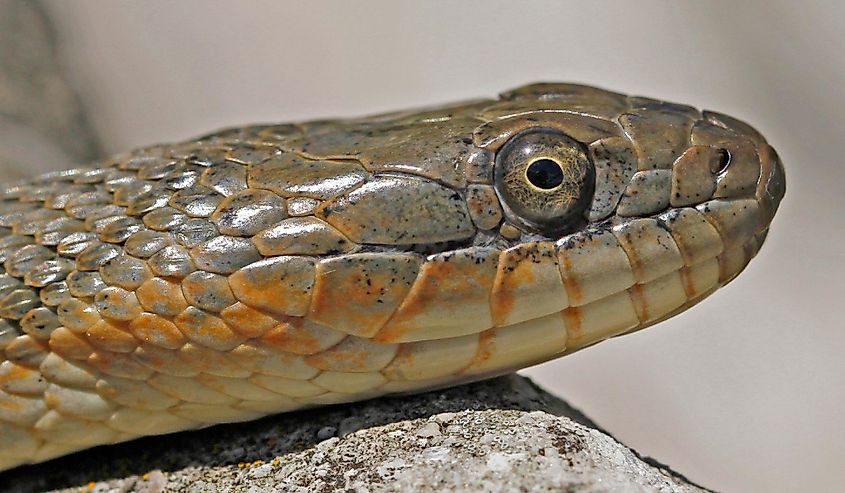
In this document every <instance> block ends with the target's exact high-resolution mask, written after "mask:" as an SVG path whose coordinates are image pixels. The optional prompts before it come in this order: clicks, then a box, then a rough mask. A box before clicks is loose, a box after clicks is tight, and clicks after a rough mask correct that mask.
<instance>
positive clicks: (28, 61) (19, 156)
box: [0, 0, 99, 183]
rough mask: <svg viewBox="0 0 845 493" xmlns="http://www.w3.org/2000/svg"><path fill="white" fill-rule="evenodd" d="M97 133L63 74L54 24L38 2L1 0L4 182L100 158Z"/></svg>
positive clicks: (0, 114) (0, 122) (0, 108)
mask: <svg viewBox="0 0 845 493" xmlns="http://www.w3.org/2000/svg"><path fill="white" fill-rule="evenodd" d="M98 154H99V148H98V145H97V141H96V138H95V136H94V133H93V131H92V130H91V127H90V126H89V125H88V121H87V119H86V117H85V114H84V112H83V108H82V105H81V103H80V101H79V98H78V97H77V94H76V92H74V90H73V89H72V88H71V87H70V85H69V84H68V83H67V81H66V79H65V74H64V71H63V69H62V66H61V63H60V60H59V58H58V54H57V51H56V40H55V37H54V33H53V30H52V26H51V24H50V22H49V20H48V19H47V16H46V15H45V14H44V13H43V12H42V10H41V8H40V4H39V3H38V2H32V1H29V0H0V171H2V182H3V183H8V182H10V181H13V180H16V179H19V178H26V177H30V176H32V175H35V174H37V173H41V172H47V171H53V170H59V169H65V168H69V167H71V166H73V165H76V164H80V163H85V162H87V161H90V160H92V159H94V158H96V157H97V155H98Z"/></svg>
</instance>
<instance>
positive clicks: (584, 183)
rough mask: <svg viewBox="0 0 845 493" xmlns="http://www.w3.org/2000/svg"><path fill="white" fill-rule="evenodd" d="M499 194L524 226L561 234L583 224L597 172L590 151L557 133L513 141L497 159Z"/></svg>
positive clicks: (529, 132)
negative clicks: (575, 225) (582, 220)
mask: <svg viewBox="0 0 845 493" xmlns="http://www.w3.org/2000/svg"><path fill="white" fill-rule="evenodd" d="M495 184H496V190H497V191H498V193H499V196H500V197H501V198H502V201H503V202H504V203H505V205H506V206H507V208H508V209H510V212H511V213H513V214H514V215H516V216H517V217H518V219H520V220H521V222H522V223H524V224H526V225H528V226H530V227H533V228H535V229H539V230H541V231H557V230H560V229H565V228H567V227H568V226H571V225H572V224H573V223H575V222H576V221H578V220H580V218H582V213H583V212H584V210H585V209H586V208H587V206H588V205H589V203H590V200H591V198H592V195H593V187H594V185H595V168H594V167H593V163H592V162H590V159H589V158H588V157H587V153H586V151H585V150H584V147H583V146H582V145H581V144H580V143H579V142H577V141H575V140H573V139H572V138H571V137H568V136H567V135H564V134H562V133H560V132H558V131H557V130H552V129H531V130H526V131H525V132H522V133H520V134H517V135H516V136H514V137H513V138H511V139H510V140H509V141H508V142H507V143H505V145H504V146H502V148H501V150H499V153H498V154H497V155H496V168H495Z"/></svg>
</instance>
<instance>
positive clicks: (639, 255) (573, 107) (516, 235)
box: [0, 83, 785, 470]
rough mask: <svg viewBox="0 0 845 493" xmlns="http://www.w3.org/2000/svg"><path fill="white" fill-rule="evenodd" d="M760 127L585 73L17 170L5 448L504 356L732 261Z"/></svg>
mask: <svg viewBox="0 0 845 493" xmlns="http://www.w3.org/2000/svg"><path fill="white" fill-rule="evenodd" d="M784 193H785V177H784V169H783V165H782V163H781V161H780V159H779V158H778V156H777V154H776V152H775V151H774V149H773V148H772V147H771V146H770V145H769V144H768V143H767V142H766V140H765V139H764V138H763V137H762V136H761V135H760V133H758V132H757V131H756V130H755V129H754V128H752V127H751V126H750V125H748V124H746V123H744V122H742V121H740V120H738V119H735V118H733V117H730V116H727V115H725V114H722V113H718V112H714V111H700V110H698V109H695V108H693V107H691V106H687V105H682V104H677V103H671V102H665V101H661V100H657V99H652V98H647V97H640V96H628V95H624V94H620V93H617V92H612V91H607V90H603V89H599V88H595V87H591V86H586V85H578V84H567V83H536V84H530V85H526V86H523V87H519V88H516V89H513V90H510V91H507V92H504V93H502V94H500V95H499V96H498V97H496V98H488V99H478V100H471V101H465V102H459V103H453V104H447V105H443V106H438V107H430V108H423V109H413V110H407V111H397V112H392V113H386V114H378V115H374V116H367V117H360V118H341V119H328V120H318V121H307V122H302V123H285V124H268V125H252V126H246V127H239V128H229V129H224V130H221V131H217V132H215V133H212V134H208V135H204V136H201V137H197V138H193V139H191V140H188V141H185V142H179V143H175V144H162V145H154V146H148V147H145V148H141V149H137V150H134V151H131V152H128V153H124V154H120V155H116V156H111V157H108V158H105V159H102V160H99V161H97V162H94V163H92V164H90V165H89V166H86V167H80V168H77V169H70V170H63V171H58V172H53V173H49V174H45V175H41V176H38V177H36V178H32V179H29V180H26V181H23V182H19V183H15V184H11V185H7V186H3V187H2V188H0V262H2V268H0V273H2V274H0V317H2V319H0V470H6V469H10V468H14V467H17V466H19V465H22V464H31V463H38V462H42V461H46V460H49V459H51V458H54V457H58V456H62V455H66V454H70V453H72V452H75V451H79V450H83V449H87V448H90V447H94V446H99V445H106V444H112V443H116V442H122V441H127V440H132V439H134V438H137V437H143V436H150V435H164V434H168V433H173V432H177V431H180V430H188V429H195V428H200V427H206V426H211V425H215V424H218V423H228V422H240V421H248V420H253V419H257V418H260V417H263V416H266V415H271V414H277V413H284V412H289V411H294V410H299V409H304V408H310V407H315V406H324V405H331V404H341V403H348V402H352V401H358V400H363V399H370V398H375V397H378V396H382V395H388V394H395V393H411V392H421V391H425V390H431V389H437V388H443V387H447V386H452V385H457V384H460V383H464V382H470V381H474V380H479V379H485V378H490V377H493V376H497V375H501V374H505V373H508V372H513V371H516V370H518V369H521V368H525V367H527V366H531V365H534V364H537V363H540V362H543V361H547V360H551V359H554V358H558V357H560V356H565V355H568V354H571V353H573V352H575V351H578V350H580V349H583V348H586V347H589V346H591V345H593V344H596V343H598V342H600V341H603V340H605V339H609V338H611V337H615V336H619V335H622V334H628V333H631V332H634V331H637V330H639V329H642V328H645V327H647V326H650V325H653V324H655V323H658V322H660V321H663V320H665V319H667V318H669V317H672V316H673V315H675V314H678V313H680V312H682V311H684V310H686V309H688V308H690V307H691V306H693V305H695V304H696V303H698V302H699V301H701V300H703V299H704V298H705V297H707V296H708V295H710V294H711V293H713V292H714V291H715V290H717V289H718V288H720V287H722V286H724V285H725V284H727V283H728V282H730V281H731V280H733V279H734V278H735V277H736V276H737V275H738V274H739V273H740V272H741V271H743V269H744V268H745V267H746V265H747V264H748V263H749V261H750V260H751V259H752V258H753V257H754V256H755V255H756V254H757V252H758V251H759V249H760V247H761V245H762V244H763V241H764V240H765V238H766V235H767V233H768V231H769V225H770V223H771V221H772V219H773V217H774V215H775V212H776V210H777V208H778V205H779V203H780V201H781V199H782V198H783V196H784Z"/></svg>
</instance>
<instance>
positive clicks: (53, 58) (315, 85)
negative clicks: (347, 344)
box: [0, 0, 845, 492]
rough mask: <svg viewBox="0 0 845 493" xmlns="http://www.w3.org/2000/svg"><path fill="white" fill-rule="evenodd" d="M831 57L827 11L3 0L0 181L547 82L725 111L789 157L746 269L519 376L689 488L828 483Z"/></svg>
mask: <svg viewBox="0 0 845 493" xmlns="http://www.w3.org/2000/svg"><path fill="white" fill-rule="evenodd" d="M51 26H52V29H54V31H51ZM843 47H845V8H843V7H842V4H841V3H838V2H834V1H827V2H826V1H816V2H800V3H799V2H789V1H778V0H750V1H749V0H745V1H743V2H734V1H710V2H698V1H695V2H694V1H689V2H670V1H668V0H667V1H639V2H626V3H622V2H609V1H593V2H574V1H572V2H570V1H526V0H519V1H516V0H510V1H500V0H483V1H482V0H478V1H450V2H447V1H430V2H414V3H412V2H396V1H391V0H380V1H368V2H348V1H343V0H338V1H319V2H295V1H248V2H247V1H230V2H221V1H207V0H183V1H181V2H169V1H146V2H112V1H106V0H77V1H74V2H66V1H62V0H42V1H40V2H23V1H15V0H0V164H2V166H3V168H2V178H3V180H4V181H8V180H11V179H14V178H16V177H19V176H27V175H31V174H34V173H36V172H38V171H44V170H48V169H54V168H61V167H65V166H68V165H69V163H72V162H78V161H84V160H87V159H90V158H92V157H95V156H97V155H101V154H105V153H111V152H117V151H123V150H128V149H130V148H133V147H137V146H143V145H148V144H152V143H156V142H161V141H175V140H181V139H185V138H189V137H191V136H195V135H198V134H202V133H205V132H207V131H209V130H212V129H215V128H218V127H223V126H231V125H237V124H242V123H254V122H278V121H289V120H300V119H313V118H321V117H331V116H353V115H359V114H364V113H374V112H381V111H385V110H390V109H399V108H406V107H412V106H415V105H426V104H432V103H441V102H446V101H450V100H459V99H466V98H474V97H480V96H493V95H495V94H497V93H498V92H500V91H503V90H505V89H508V88H511V87H514V86H518V85H521V84H524V83H527V82H533V81H545V80H550V81H574V82H582V83H588V84H593V85H598V86H603V87H606V88H608V89H614V90H618V91H621V92H626V93H635V94H639V95H644V96H652V97H658V98H661V99H667V100H671V101H679V102H684V103H690V104H693V105H696V106H699V107H704V108H708V109H713V110H717V111H721V112H725V113H728V114H730V115H733V116H736V117H739V118H741V119H744V120H747V121H748V122H751V123H752V124H753V125H754V126H756V127H757V128H758V129H759V130H760V131H761V132H762V133H763V134H764V135H766V136H767V137H768V139H769V141H770V142H771V143H772V144H773V145H774V146H775V147H776V148H777V149H778V151H779V153H780V155H781V157H782V159H783V161H784V162H785V163H786V167H787V176H788V180H787V182H788V187H787V189H788V192H787V196H786V199H785V201H784V203H783V204H782V207H781V212H780V213H779V215H778V216H777V218H776V219H775V222H774V226H773V228H772V231H771V234H770V235H769V239H768V242H767V244H766V246H765V247H764V248H763V250H762V252H761V254H760V255H759V257H758V258H757V260H755V261H754V262H752V264H751V266H750V267H749V268H748V269H747V270H746V272H745V273H744V274H743V275H741V276H740V277H739V278H738V279H737V280H736V281H734V282H733V283H732V284H731V285H730V286H729V287H727V288H726V289H723V290H721V291H719V292H717V293H716V294H715V295H714V296H712V297H711V298H710V300H708V301H707V302H705V303H702V304H701V305H699V306H698V307H696V308H694V309H692V310H690V311H689V312H686V313H684V314H682V315H680V316H678V317H675V318H673V319H671V320H669V321H667V322H665V323H662V324H660V325H659V326H658V327H655V328H652V329H649V330H646V331H643V332H639V333H637V334H635V335H632V336H628V337H623V338H619V339H615V340H612V341H609V342H605V343H603V344H600V345H599V346H596V347H595V348H593V349H590V350H589V351H583V352H580V353H577V354H575V355H573V356H571V357H567V358H565V359H562V360H558V361H552V362H549V363H546V364H544V365H540V366H537V367H535V368H531V369H529V370H526V371H525V373H526V374H528V375H530V376H531V377H533V378H534V379H535V380H537V381H538V382H539V383H540V384H541V385H543V386H544V387H546V388H547V389H549V390H551V391H553V392H555V393H557V394H558V395H560V396H562V397H564V398H565V399H567V400H568V401H569V402H571V403H572V404H573V405H575V406H577V407H579V408H581V409H582V410H583V411H584V412H585V413H586V414H587V415H588V416H590V417H591V418H592V419H594V420H595V421H596V422H598V423H599V424H600V425H601V426H603V427H604V428H606V429H607V430H608V431H609V432H611V433H612V434H614V435H615V436H616V437H617V438H619V439H620V440H622V441H623V442H625V443H626V444H628V445H629V446H631V447H633V448H635V449H636V450H638V451H639V452H641V453H642V454H645V455H649V456H653V457H655V458H657V459H658V460H660V461H662V462H664V463H667V464H669V465H671V466H672V467H673V468H675V469H676V470H678V471H679V472H682V473H684V474H686V475H687V476H689V477H690V478H691V479H692V480H694V481H697V482H699V483H702V484H703V485H705V486H708V487H710V488H714V489H716V490H723V491H766V492H790V491H842V488H843V486H842V485H843V484H845V470H843V468H842V464H843V461H845V445H843V444H845V424H843V408H844V407H845V330H843V326H845V315H843V313H842V310H843V308H842V305H840V303H842V293H843V292H845V281H843V279H845V267H844V266H845V228H843V226H845V221H843V219H842V216H843V214H844V213H845V166H843V162H842V159H843V157H842V156H843V151H845V148H844V147H845V146H843V140H845V57H843V55H842V50H843Z"/></svg>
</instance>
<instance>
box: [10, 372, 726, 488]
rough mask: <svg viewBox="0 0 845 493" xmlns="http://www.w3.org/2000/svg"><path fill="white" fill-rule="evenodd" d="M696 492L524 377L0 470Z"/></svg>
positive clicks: (137, 481) (133, 482)
mask: <svg viewBox="0 0 845 493" xmlns="http://www.w3.org/2000/svg"><path fill="white" fill-rule="evenodd" d="M51 488H65V490H63V491H80V492H82V491H84V492H90V491H94V492H145V493H153V492H161V491H175V492H216V491H220V492H223V491H227V492H228V491H231V492H297V493H298V492H303V493H304V492H362V493H363V492H369V493H376V492H390V491H414V492H434V491H478V492H482V491H494V492H495V491H502V492H506V491H507V492H509V491H531V492H534V491H537V492H541V491H566V492H574V491H586V492H611V491H612V492H629V491H630V492H646V491H660V492H699V491H709V490H706V489H703V488H701V487H699V486H696V485H694V484H692V483H690V482H689V481H687V480H686V479H685V478H683V476H680V475H678V474H677V473H674V472H672V471H670V470H669V469H668V468H666V467H665V466H662V465H660V464H658V463H656V462H654V461H652V460H649V459H644V458H642V457H640V456H638V455H637V454H636V453H635V452H634V451H632V450H630V449H628V448H627V447H625V446H624V445H622V444H620V443H619V442H617V441H616V440H614V439H613V438H612V437H610V436H608V435H607V434H605V433H603V432H602V431H601V430H599V429H598V427H596V425H595V424H593V423H592V422H591V421H590V420H589V419H587V418H586V417H585V416H583V415H582V414H581V413H579V412H578V411H576V410H575V409H573V408H572V407H570V406H569V405H568V404H567V403H565V402H563V401H561V400H560V399H558V398H556V397H554V396H552V395H550V394H548V393H546V392H544V391H542V390H541V389H539V388H537V387H536V386H535V385H534V384H532V383H531V381H530V380H528V379H525V378H523V377H519V376H516V375H510V376H506V377H501V378H498V379H495V380H490V381H486V382H479V383H475V384H471V385H465V386H462V387H457V388H453V389H446V390H440V391H434V392H429V393H427V394H421V395H416V396H402V397H391V398H382V399H377V400H372V401H367V402H362V403H357V404H352V405H344V406H334V407H330V408H324V409H316V410H310V411H303V412H297V413H292V414H286V415H279V416H274V417H270V418H265V419H263V420H260V421H255V422H249V423H240V424H233V425H225V426H217V427H213V428H208V429H205V430H199V431H195V432H187V433H180V434H175V435H168V436H162V437H150V438H145V439H142V440H137V441H134V442H129V443H125V444H120V445H115V446H111V447H100V448H97V449H93V450H88V451H83V452H81V453H78V454H75V455H73V456H69V457H64V458H61V459H57V460H54V461H51V462H48V463H44V464H39V465H35V466H28V467H23V468H18V469H14V470H12V471H8V472H5V473H2V474H0V491H16V492H31V491H43V490H47V489H51Z"/></svg>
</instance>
